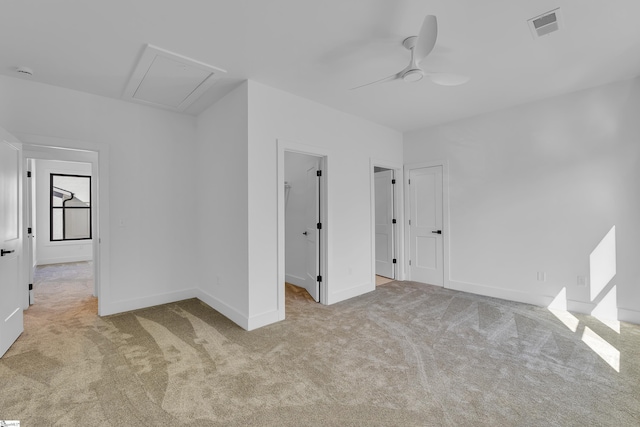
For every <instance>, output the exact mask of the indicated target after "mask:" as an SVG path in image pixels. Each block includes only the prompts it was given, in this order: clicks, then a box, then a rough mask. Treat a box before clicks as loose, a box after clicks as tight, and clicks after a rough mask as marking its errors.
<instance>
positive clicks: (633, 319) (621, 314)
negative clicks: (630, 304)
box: [618, 307, 640, 325]
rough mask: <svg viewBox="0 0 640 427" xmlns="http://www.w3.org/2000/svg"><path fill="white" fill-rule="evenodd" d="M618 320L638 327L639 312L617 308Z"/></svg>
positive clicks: (639, 323) (639, 320)
mask: <svg viewBox="0 0 640 427" xmlns="http://www.w3.org/2000/svg"><path fill="white" fill-rule="evenodd" d="M618 320H620V321H622V322H629V323H635V324H636V325H640V311H637V310H629V309H627V308H619V307H618Z"/></svg>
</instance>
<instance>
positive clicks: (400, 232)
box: [369, 158, 407, 289]
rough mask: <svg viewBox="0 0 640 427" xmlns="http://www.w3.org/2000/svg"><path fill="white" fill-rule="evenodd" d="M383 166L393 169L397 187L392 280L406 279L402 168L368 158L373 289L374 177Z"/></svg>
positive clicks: (399, 165) (374, 280)
mask: <svg viewBox="0 0 640 427" xmlns="http://www.w3.org/2000/svg"><path fill="white" fill-rule="evenodd" d="M376 167H379V168H385V169H391V170H393V175H394V176H395V178H394V179H395V180H396V185H397V187H396V188H395V189H394V192H393V197H394V200H393V209H394V212H395V217H396V229H395V232H394V236H393V245H394V250H395V254H396V261H397V262H396V271H395V276H396V277H395V279H394V280H406V277H407V276H406V271H405V268H406V267H404V259H405V256H404V254H405V250H404V246H405V245H404V229H405V227H404V212H405V211H404V194H403V193H404V192H403V191H401V190H402V185H401V184H400V183H402V182H404V170H403V166H402V164H400V163H392V162H389V161H386V160H378V159H374V158H371V159H369V182H370V197H369V201H370V206H371V207H370V221H371V283H372V286H373V289H375V288H376V179H375V178H376V177H375V172H374V170H375V168H376Z"/></svg>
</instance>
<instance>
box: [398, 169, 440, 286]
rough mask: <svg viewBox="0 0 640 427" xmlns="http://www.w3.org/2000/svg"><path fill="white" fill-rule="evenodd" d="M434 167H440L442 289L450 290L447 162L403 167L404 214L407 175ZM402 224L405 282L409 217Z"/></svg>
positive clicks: (408, 277) (407, 205)
mask: <svg viewBox="0 0 640 427" xmlns="http://www.w3.org/2000/svg"><path fill="white" fill-rule="evenodd" d="M435 166H441V167H442V229H443V232H442V270H443V271H442V276H443V277H442V287H443V288H447V289H450V288H451V284H450V280H451V279H450V277H451V275H450V274H449V255H450V245H451V242H450V239H449V236H450V235H451V226H450V224H451V221H450V220H449V162H448V161H447V160H432V161H427V162H420V163H409V164H406V165H405V166H404V177H405V178H404V181H403V182H404V192H405V194H407V197H406V198H405V209H406V212H411V200H410V199H411V192H410V190H409V175H410V172H411V171H412V170H414V169H422V168H430V167H435ZM404 223H405V225H406V227H405V230H404V236H405V251H406V252H405V253H406V254H407V257H406V258H405V260H404V262H403V266H404V268H405V270H406V273H407V275H406V280H412V279H411V269H410V268H409V259H410V258H412V256H411V255H412V254H411V236H410V235H409V233H410V232H411V229H410V227H409V215H407V216H406V218H405V220H404Z"/></svg>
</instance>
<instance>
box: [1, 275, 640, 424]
mask: <svg viewBox="0 0 640 427" xmlns="http://www.w3.org/2000/svg"><path fill="white" fill-rule="evenodd" d="M84 267H85V268H87V265H85V266H84ZM73 268H74V269H75V270H76V272H77V273H78V274H79V276H78V277H79V278H76V279H73V280H69V281H62V280H60V278H59V276H57V274H58V273H60V271H54V270H55V269H54V270H52V271H50V272H49V273H51V274H43V277H48V279H46V280H43V281H42V282H40V283H39V284H38V285H37V287H36V291H37V297H36V298H37V300H38V304H37V305H35V306H33V307H32V308H30V309H29V310H28V311H27V312H25V332H24V334H23V335H22V336H21V337H20V338H19V339H18V341H17V342H16V343H15V344H14V346H13V347H12V348H11V349H10V350H9V352H8V353H7V354H6V356H5V357H4V358H3V359H1V360H0V378H1V383H2V386H1V387H0V419H18V420H21V421H22V424H21V425H22V426H49V425H59V426H114V425H117V426H160V425H172V426H176V425H188V426H250V425H258V426H264V425H266V426H305V425H306V426H315V425H322V426H413V425H420V426H423V425H426V426H440V425H443V426H449V425H450V426H467V425H468V426H543V425H544V426H585V425H598V426H603V425H610V426H632V425H636V426H637V425H639V424H640V327H639V326H636V325H630V324H625V323H622V324H620V331H619V333H618V332H616V331H614V330H613V329H611V328H610V327H609V326H607V325H605V324H603V323H601V322H599V321H598V320H596V319H594V318H592V317H589V316H577V319H576V320H577V321H578V323H577V325H572V327H571V328H569V327H567V326H565V323H563V322H562V321H560V320H559V318H558V317H556V316H555V315H553V314H552V313H551V312H549V311H548V310H546V309H543V308H539V307H533V306H529V305H524V304H517V303H512V302H506V301H500V300H495V299H491V298H485V297H479V296H474V295H469V294H464V293H459V292H454V291H448V290H445V289H442V288H437V287H433V286H428V285H423V284H417V283H412V282H392V283H389V284H386V285H384V286H381V287H380V288H378V289H377V290H376V291H375V292H372V293H369V294H367V295H364V296H361V297H358V298H354V299H352V300H349V301H345V302H342V303H339V304H335V305H332V306H328V307H327V306H323V305H320V304H316V303H314V302H312V301H309V299H308V298H306V297H304V295H302V294H301V293H299V292H295V290H290V291H294V292H288V293H287V301H286V302H287V319H286V320H285V321H283V322H280V323H277V324H275V325H271V326H267V327H264V328H261V329H258V330H256V331H252V332H246V331H243V330H242V329H240V328H239V327H237V326H236V325H234V324H233V323H231V322H230V321H229V320H227V319H226V318H224V317H223V316H222V315H220V314H219V313H217V312H215V311H214V310H212V309H211V308H209V307H208V306H206V305H205V304H203V303H201V302H200V301H198V300H186V301H181V302H177V303H172V304H167V305H163V306H158V307H153V308H149V309H144V310H137V311H135V312H129V313H125V314H121V315H115V316H110V317H105V318H98V317H97V316H96V314H95V313H96V301H95V299H94V298H93V297H91V296H90V293H91V285H90V282H88V281H87V279H86V275H85V276H83V274H82V270H83V267H82V266H81V265H75V266H74V267H73ZM49 279H51V280H50V281H49ZM565 320H566V319H565ZM568 324H570V322H568ZM574 330H575V332H574ZM596 336H598V337H600V338H601V341H598V339H597V338H596ZM588 344H589V345H588ZM592 347H593V348H594V349H596V350H597V352H596V351H594V350H593V349H592ZM605 350H606V351H608V353H606V355H605V358H606V359H607V360H608V362H607V361H605V360H604V359H603V357H601V356H600V355H598V353H602V352H603V351H605ZM616 351H617V352H619V353H618V354H617V357H616V354H615V352H616ZM616 361H617V364H616ZM614 368H615V369H614ZM618 371H619V372H618Z"/></svg>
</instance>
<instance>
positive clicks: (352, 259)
mask: <svg viewBox="0 0 640 427" xmlns="http://www.w3.org/2000/svg"><path fill="white" fill-rule="evenodd" d="M248 96H249V147H248V148H249V151H248V159H249V167H248V174H249V181H248V196H249V197H248V200H249V206H248V207H249V218H248V220H249V316H250V319H249V320H250V324H251V325H252V327H258V326H260V325H263V324H267V323H270V322H272V321H274V320H273V319H274V315H275V316H280V315H282V314H283V313H278V310H280V309H282V307H278V285H279V284H278V277H277V275H278V269H277V266H278V256H277V253H278V245H277V241H278V207H277V196H276V195H277V191H278V182H277V181H278V178H277V172H278V165H277V155H278V153H277V141H278V140H286V141H292V142H294V143H296V144H304V145H308V146H313V147H316V148H319V149H320V150H321V151H325V152H326V153H328V156H327V165H326V167H325V172H326V174H327V175H326V177H327V180H328V183H327V187H328V188H327V191H328V217H327V218H326V223H325V225H326V233H327V237H328V242H329V243H328V246H329V247H328V252H329V255H328V259H327V271H328V278H327V280H328V285H329V287H330V290H329V294H328V296H327V297H328V303H330V304H332V303H335V302H338V301H341V300H344V299H347V298H350V297H353V296H356V295H360V294H362V293H365V292H368V291H372V290H374V289H375V283H374V282H373V281H372V278H373V277H372V274H371V272H372V271H373V265H372V255H371V254H372V245H373V242H372V237H371V229H372V226H371V179H372V178H371V177H372V175H373V174H372V173H371V158H376V159H381V160H384V161H388V162H390V163H394V164H395V163H400V164H401V163H402V135H401V134H400V133H399V132H397V131H394V130H392V129H389V128H386V127H383V126H380V125H377V124H374V123H371V122H368V121H366V120H362V119H359V118H356V117H354V116H351V115H348V114H345V113H342V112H339V111H336V110H333V109H331V108H328V107H325V106H323V105H320V104H317V103H314V102H311V101H308V100H305V99H303V98H300V97H297V96H294V95H291V94H289V93H286V92H282V91H280V90H277V89H273V88H270V87H268V86H265V85H262V84H260V83H256V82H253V81H249V82H248Z"/></svg>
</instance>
